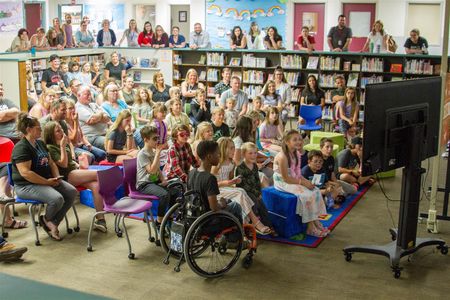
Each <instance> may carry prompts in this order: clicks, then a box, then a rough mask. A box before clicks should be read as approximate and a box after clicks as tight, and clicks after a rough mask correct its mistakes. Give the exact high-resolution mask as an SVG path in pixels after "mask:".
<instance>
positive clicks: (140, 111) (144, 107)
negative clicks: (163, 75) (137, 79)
mask: <svg viewBox="0 0 450 300" xmlns="http://www.w3.org/2000/svg"><path fill="white" fill-rule="evenodd" d="M125 82H127V81H125ZM152 107H153V101H152V92H151V91H149V90H148V89H146V88H143V87H141V88H139V89H138V90H137V92H136V96H135V98H134V104H133V106H132V108H131V111H132V113H133V115H134V118H135V120H136V122H137V127H142V126H144V125H147V124H149V123H150V122H151V116H152Z"/></svg>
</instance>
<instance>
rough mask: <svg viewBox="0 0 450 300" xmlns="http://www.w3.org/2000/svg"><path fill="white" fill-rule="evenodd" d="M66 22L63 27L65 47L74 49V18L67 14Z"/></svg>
mask: <svg viewBox="0 0 450 300" xmlns="http://www.w3.org/2000/svg"><path fill="white" fill-rule="evenodd" d="M65 20H66V22H65V23H64V24H63V25H62V27H61V29H62V31H63V34H64V40H65V47H66V48H74V47H75V46H76V45H75V38H74V36H73V30H72V16H71V15H70V14H66V16H65Z"/></svg>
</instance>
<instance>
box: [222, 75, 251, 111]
mask: <svg viewBox="0 0 450 300" xmlns="http://www.w3.org/2000/svg"><path fill="white" fill-rule="evenodd" d="M230 85H231V88H230V89H228V90H226V91H224V92H223V93H222V95H221V96H220V106H221V107H222V108H225V104H226V103H225V102H226V100H227V99H228V98H234V99H236V107H235V109H236V110H237V111H238V112H239V116H243V115H245V114H246V113H247V108H248V95H247V93H246V92H244V91H243V90H241V79H240V78H239V77H238V76H232V77H231V83H230Z"/></svg>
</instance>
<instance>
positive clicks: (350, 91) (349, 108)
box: [336, 88, 359, 140]
mask: <svg viewBox="0 0 450 300" xmlns="http://www.w3.org/2000/svg"><path fill="white" fill-rule="evenodd" d="M336 119H337V120H338V124H339V131H340V132H341V133H342V134H344V136H345V138H346V139H347V140H349V139H350V138H351V137H350V135H349V130H350V129H353V130H352V132H354V131H356V127H357V125H358V119H359V103H358V101H356V90H355V89H354V88H346V89H345V98H344V100H341V101H339V102H338V103H337V104H336Z"/></svg>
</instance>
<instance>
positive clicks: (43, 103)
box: [30, 89, 56, 120]
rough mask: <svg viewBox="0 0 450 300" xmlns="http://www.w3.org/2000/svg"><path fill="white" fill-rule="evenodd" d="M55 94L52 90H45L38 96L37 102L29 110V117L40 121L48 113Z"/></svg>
mask: <svg viewBox="0 0 450 300" xmlns="http://www.w3.org/2000/svg"><path fill="white" fill-rule="evenodd" d="M55 97H56V92H55V91H54V90H53V89H46V90H45V91H43V92H42V94H41V95H40V96H39V99H38V102H37V103H36V104H35V105H34V106H33V107H32V108H31V109H30V116H32V117H35V118H36V119H38V120H39V119H40V118H42V117H45V116H46V115H48V114H49V113H50V106H51V105H52V102H53V101H54V100H55Z"/></svg>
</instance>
